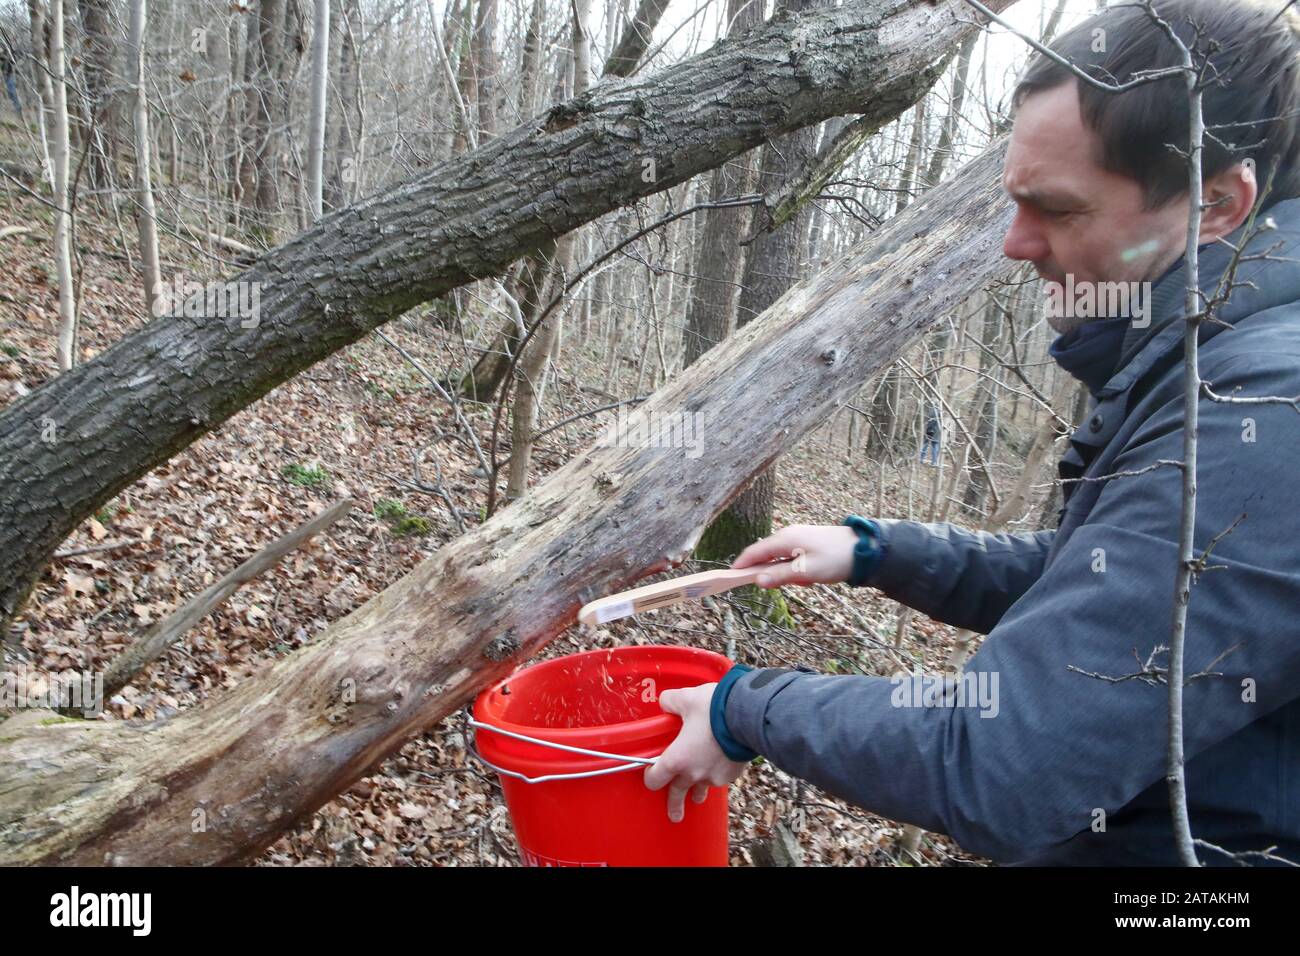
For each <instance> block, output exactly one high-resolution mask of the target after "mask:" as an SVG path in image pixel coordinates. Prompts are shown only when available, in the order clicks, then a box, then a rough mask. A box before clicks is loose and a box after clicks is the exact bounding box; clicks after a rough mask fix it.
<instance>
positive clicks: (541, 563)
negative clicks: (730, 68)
mask: <svg viewBox="0 0 1300 956" xmlns="http://www.w3.org/2000/svg"><path fill="white" fill-rule="evenodd" d="M1004 154H1005V143H1000V144H999V145H998V146H997V147H996V148H994V149H992V150H990V151H989V152H988V153H987V154H986V155H984V156H983V157H981V158H980V159H978V160H977V161H975V162H974V163H972V164H971V165H970V166H969V167H967V169H965V170H964V171H963V172H962V173H960V174H959V175H957V176H956V177H954V179H953V181H952V182H951V184H950V185H949V186H948V188H946V189H945V190H943V191H942V195H941V196H940V195H937V193H931V194H929V195H928V196H926V197H924V198H923V199H921V200H920V201H918V202H917V203H915V204H914V205H913V206H912V207H910V208H909V209H908V211H907V212H906V213H905V214H903V215H901V216H899V217H897V218H896V219H895V220H893V221H891V222H890V223H888V224H887V225H885V226H884V227H882V228H881V229H880V230H878V231H877V232H876V233H874V234H873V235H872V236H870V237H869V238H868V239H867V240H866V241H865V242H864V243H863V244H862V245H861V246H859V247H857V248H855V249H854V250H853V251H852V252H851V253H850V255H849V256H848V257H846V258H845V259H843V260H841V261H839V262H837V263H835V264H833V265H831V266H830V267H828V268H827V269H826V270H825V271H824V272H823V273H822V274H821V275H819V276H817V277H815V278H813V279H811V280H809V281H808V282H805V283H803V284H801V285H799V286H796V287H795V288H793V289H791V290H790V291H789V292H787V293H786V294H785V295H783V296H782V297H781V298H780V300H778V301H777V302H776V303H775V304H774V305H773V306H772V308H771V309H769V310H768V311H767V312H766V313H765V314H764V315H763V316H762V317H760V318H759V319H757V320H755V321H754V322H753V323H751V325H750V327H749V328H748V329H747V330H746V333H745V334H744V335H741V336H733V337H732V338H731V339H729V340H728V341H726V342H723V343H721V344H719V345H718V346H716V347H715V348H714V349H712V350H710V352H709V354H708V355H706V356H704V358H703V359H701V360H700V361H699V362H697V363H696V365H695V366H694V367H693V368H691V369H688V370H686V371H685V372H683V373H682V375H681V376H679V377H678V378H677V379H676V380H674V381H673V382H671V383H669V384H668V385H666V386H665V387H664V388H663V389H661V390H660V391H659V392H658V393H657V394H656V395H654V396H653V397H652V398H651V399H650V400H649V401H648V403H647V405H648V410H649V411H650V412H651V413H652V414H655V415H663V414H678V413H692V412H696V411H700V412H703V413H705V414H706V425H708V426H710V427H712V428H714V429H715V432H714V433H715V434H716V435H717V436H718V440H716V441H709V442H706V443H704V445H703V448H702V449H701V454H700V455H699V456H698V457H695V458H690V457H687V456H685V455H683V454H682V450H681V449H673V448H656V447H640V448H626V447H593V448H591V449H589V450H588V451H587V452H586V453H585V454H583V455H580V456H578V457H575V458H574V459H573V460H571V461H570V462H569V463H568V464H566V465H564V466H563V467H562V468H560V469H559V470H558V471H556V472H555V473H553V474H552V475H551V476H550V477H549V478H547V480H546V481H544V482H543V483H541V484H540V485H539V486H537V487H536V488H535V489H534V490H533V491H532V493H531V494H529V495H528V496H527V497H525V498H523V499H521V500H520V501H518V502H516V503H515V504H513V505H512V506H510V507H509V508H506V509H505V510H503V511H501V512H500V513H498V514H497V515H496V516H494V517H493V518H492V519H490V520H489V521H487V522H486V523H484V524H483V525H481V526H479V527H478V528H476V529H475V530H473V531H471V532H469V533H468V534H466V535H464V536H462V537H460V538H458V539H457V540H455V541H453V542H451V543H450V544H447V545H445V546H444V547H443V548H442V549H441V550H439V551H438V552H437V553H436V554H435V555H433V556H432V557H431V558H429V559H427V560H426V561H425V562H424V563H423V564H421V565H420V566H419V567H417V568H416V569H415V571H413V572H412V573H411V574H410V575H408V576H407V577H406V578H404V579H402V580H401V581H399V582H397V583H396V584H394V585H392V586H391V587H389V588H388V589H387V590H385V591H384V592H383V593H382V594H380V595H378V596H377V597H376V598H374V599H373V600H371V601H370V602H369V603H367V604H366V605H364V606H363V607H361V608H359V609H357V610H356V611H354V612H353V613H352V614H350V615H348V616H347V617H346V618H344V619H343V620H341V621H339V622H337V623H335V624H334V625H333V626H332V627H330V628H328V629H327V630H326V631H325V632H324V633H322V634H320V635H319V636H318V637H317V638H316V639H315V640H313V641H312V643H311V644H309V645H307V646H305V647H303V648H300V649H299V650H296V651H294V652H293V653H291V654H290V655H288V656H287V657H285V658H282V659H280V660H278V661H276V662H274V663H273V664H270V665H269V666H267V667H266V668H265V669H264V670H262V671H261V672H259V673H258V674H256V675H255V676H253V677H251V678H249V679H248V680H247V681H245V682H244V683H243V684H241V686H239V687H238V688H236V689H235V690H233V691H232V692H230V693H228V694H225V695H222V696H220V697H218V698H217V699H215V700H213V701H212V702H211V703H210V704H209V705H208V706H206V707H204V708H202V709H197V708H196V709H194V710H189V711H186V712H184V713H182V714H179V715H177V716H175V717H172V718H170V719H167V720H164V721H155V722H151V723H149V724H147V725H130V724H127V723H125V722H103V721H49V720H43V719H40V718H39V717H37V716H36V715H35V714H33V715H24V716H20V717H17V718H11V719H10V720H9V721H7V722H5V723H4V724H2V725H0V766H3V767H5V771H6V773H5V782H4V785H3V786H2V787H0V863H4V864H19V863H27V864H55V863H61V864H96V865H100V864H122V865H136V864H216V863H234V862H239V861H243V860H247V859H249V858H250V857H252V856H254V855H256V854H257V853H258V852H260V851H261V850H262V849H263V848H265V847H266V846H267V845H269V844H270V842H272V841H273V840H274V839H275V838H276V836H277V835H278V834H280V833H281V832H283V831H284V830H285V829H286V828H288V827H289V826H291V825H292V824H293V823H294V822H295V821H297V820H299V819H301V818H302V817H303V816H304V815H305V814H307V813H310V812H311V811H312V810H314V809H315V808H316V807H318V806H320V805H321V804H322V803H323V802H325V801H326V800H328V799H329V798H330V797H331V796H333V795H334V794H336V793H338V792H339V791H340V790H342V789H344V788H346V787H347V786H349V785H350V784H351V783H352V782H353V781H355V780H356V779H358V778H359V777H361V776H362V775H363V774H365V773H366V771H367V770H368V768H370V767H372V766H373V765H374V764H375V763H376V762H378V761H380V760H382V759H383V758H384V757H386V756H387V755H389V754H391V753H393V752H394V751H395V750H396V749H397V748H398V747H400V746H401V744H402V743H403V741H405V740H406V739H407V738H408V737H410V736H411V735H412V734H414V733H418V732H420V731H422V730H423V729H425V728H427V727H428V726H429V725H430V724H432V723H434V722H435V721H438V720H440V719H442V718H443V717H445V716H446V715H448V714H449V713H452V712H453V711H454V710H455V709H457V708H459V707H461V706H463V705H464V704H465V703H466V702H467V701H469V700H470V699H471V697H472V695H474V694H475V693H476V692H477V691H479V690H480V689H482V688H483V687H485V686H487V685H488V684H489V682H491V681H494V680H496V679H499V678H500V677H503V676H505V675H506V674H508V673H509V672H510V671H511V670H512V669H513V668H515V667H516V666H518V665H519V664H520V663H522V662H523V661H525V660H527V659H528V658H529V657H531V656H532V655H533V654H535V653H536V652H537V651H538V650H539V649H541V648H542V647H543V646H544V645H545V644H546V643H547V642H548V641H550V640H551V639H552V638H553V637H554V636H555V635H556V634H558V633H559V632H560V631H561V630H562V629H564V628H565V627H567V626H568V625H570V624H571V623H573V621H574V620H575V618H576V615H577V611H578V608H579V607H580V606H581V605H582V604H583V603H584V602H586V601H589V600H591V599H593V598H595V597H597V596H598V595H600V594H605V593H609V592H610V591H611V590H617V589H619V588H621V587H625V586H627V585H629V584H631V583H632V582H633V581H635V580H636V579H638V578H640V577H643V576H644V575H646V574H649V573H652V572H655V571H659V570H663V569H666V568H668V567H670V566H673V565H675V564H676V563H678V562H680V561H681V560H683V559H684V558H685V557H686V556H687V555H688V554H689V553H690V551H691V548H692V547H693V545H694V543H695V538H696V535H697V533H698V531H697V529H699V528H700V527H702V526H703V525H704V524H705V523H706V522H707V521H708V520H709V518H710V517H711V516H713V515H715V514H717V513H718V512H719V511H720V510H721V509H722V508H723V507H724V506H725V505H726V504H727V502H728V500H729V499H730V498H731V497H733V496H734V495H735V494H736V493H737V492H738V491H739V490H740V489H741V488H742V487H743V486H744V485H745V484H747V483H748V481H749V480H750V479H751V478H752V477H753V476H754V475H755V474H757V473H759V472H761V471H762V470H763V469H764V468H766V467H767V465H768V464H769V463H770V462H771V461H772V460H773V459H774V458H775V457H776V456H777V455H779V454H780V453H781V452H782V450H783V449H785V448H787V447H789V446H791V445H793V444H794V443H796V442H798V441H799V440H800V439H801V438H802V437H803V436H804V435H805V434H806V433H807V432H808V431H809V430H810V429H811V428H813V427H814V426H815V425H816V424H817V423H818V422H820V421H821V420H822V419H824V418H825V417H826V415H828V414H829V413H830V412H831V411H832V410H834V409H835V408H836V407H837V406H838V405H839V404H841V403H842V402H844V401H845V400H847V399H849V398H850V397H851V396H852V395H853V394H854V393H855V392H856V391H857V389H858V388H860V387H861V384H862V382H863V380H864V379H866V378H867V377H869V376H870V375H871V374H873V373H874V372H876V371H878V370H879V369H880V368H881V367H882V366H883V365H885V364H886V363H888V362H890V361H893V360H894V359H895V358H896V357H897V356H898V355H900V354H901V351H902V349H903V348H904V347H905V346H906V345H907V344H908V343H909V342H910V341H911V340H913V339H914V338H915V337H916V336H918V335H920V334H921V333H922V331H923V330H924V329H925V328H926V327H927V326H928V325H930V324H932V323H933V322H934V321H935V320H936V319H938V318H939V317H940V316H942V315H946V314H949V313H951V312H952V311H953V310H955V309H956V308H958V307H959V306H960V304H961V303H962V302H963V301H964V300H966V299H967V298H968V297H970V296H972V295H976V294H978V292H979V290H980V289H981V288H982V287H984V286H985V285H986V284H987V283H988V282H989V281H991V280H994V279H996V278H1000V277H1002V276H1005V275H1008V274H1009V273H1010V268H1009V265H1010V264H1009V263H1007V262H1006V261H1005V260H1003V259H1002V258H1001V256H1000V255H999V248H1000V244H1001V237H1002V235H1003V232H1004V230H1005V229H1006V227H1007V225H1008V223H1009V221H1010V214H1011V208H1010V203H1009V200H1008V199H1007V198H1006V197H1005V195H1004V193H1003V190H1002V188H1001V168H1002V160H1003V156H1004ZM755 395H762V396H763V397H764V400H763V401H754V399H753V396H755ZM200 824H201V825H200Z"/></svg>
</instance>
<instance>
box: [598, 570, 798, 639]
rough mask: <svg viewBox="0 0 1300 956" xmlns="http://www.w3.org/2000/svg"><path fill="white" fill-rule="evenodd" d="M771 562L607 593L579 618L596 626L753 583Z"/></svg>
mask: <svg viewBox="0 0 1300 956" xmlns="http://www.w3.org/2000/svg"><path fill="white" fill-rule="evenodd" d="M772 563H776V564H781V563H784V562H779V561H778V562H772ZM772 563H769V564H756V565H754V566H753V567H750V568H721V569H719V570H717V571H701V572H699V573H698V574H687V575H685V576H684V577H680V578H673V579H672V580H671V581H660V582H658V583H657V584H647V585H645V586H643V587H639V588H633V589H632V590H630V591H620V592H619V593H618V594H611V595H609V596H608V597H603V598H598V599H596V600H595V601H592V602H591V603H590V604H584V605H583V606H582V610H580V611H578V620H579V621H581V622H582V623H583V624H586V625H587V626H589V627H594V626H595V625H597V624H604V623H605V622H606V621H616V620H618V619H619V618H621V617H627V616H629V615H631V614H640V613H641V612H642V611H651V610H654V609H655V608H660V607H668V606H669V605H670V604H677V603H679V602H680V601H691V600H696V599H698V598H702V597H708V596H709V595H710V594H718V593H720V592H722V591H730V590H731V589H732V588H735V587H740V585H742V584H753V583H754V582H755V581H756V580H758V576H759V575H760V574H763V573H764V572H767V571H771V570H772Z"/></svg>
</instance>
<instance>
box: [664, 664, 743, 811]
mask: <svg viewBox="0 0 1300 956" xmlns="http://www.w3.org/2000/svg"><path fill="white" fill-rule="evenodd" d="M717 686H718V685H717V684H716V683H713V684H701V685H700V686H699V687H684V688H682V689H680V690H666V691H664V692H663V693H662V694H660V695H659V706H660V707H662V708H663V709H664V710H665V711H667V712H668V713H670V714H677V716H679V717H681V719H682V729H681V732H680V733H678V735H677V739H676V740H674V741H673V742H672V743H671V744H670V745H669V747H668V749H667V750H665V751H664V753H663V756H662V757H660V758H659V759H658V760H657V761H656V762H655V763H654V764H653V765H651V766H650V767H648V768H647V769H646V772H645V785H646V786H647V787H649V788H650V789H651V790H662V789H663V788H664V787H665V786H667V787H668V819H670V820H672V821H673V823H680V822H681V820H682V816H683V815H684V814H685V812H686V793H687V791H690V794H691V799H692V800H694V801H695V802H696V803H703V802H704V801H705V800H707V799H708V796H709V787H711V786H712V787H725V786H727V785H728V784H730V783H732V782H734V781H735V780H736V779H738V778H739V777H740V775H741V774H742V773H744V772H745V767H746V766H748V764H744V763H737V762H736V761H734V760H731V759H729V758H728V757H727V755H726V754H725V753H723V752H722V748H721V747H719V746H718V741H717V740H716V739H715V738H714V736H713V727H712V724H711V723H710V721H709V705H710V703H711V702H712V701H713V690H714V688H715V687H717Z"/></svg>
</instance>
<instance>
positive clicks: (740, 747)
mask: <svg viewBox="0 0 1300 956" xmlns="http://www.w3.org/2000/svg"><path fill="white" fill-rule="evenodd" d="M753 669H754V668H752V667H747V666H746V665H744V664H736V665H735V666H734V667H732V668H731V670H729V671H727V673H726V674H724V675H723V676H722V680H720V681H718V686H717V687H715V688H714V689H713V699H712V700H711V701H710V702H709V726H710V727H712V728H713V739H714V740H716V741H717V742H718V746H719V747H721V748H722V752H723V753H724V754H726V755H727V759H728V760H734V761H736V762H737V763H748V762H749V761H751V760H753V759H754V758H755V757H757V756H758V753H757V752H756V751H753V750H750V749H749V748H748V747H746V746H745V745H744V744H742V743H741V742H740V741H738V740H737V739H736V738H735V737H733V736H731V733H730V732H729V731H728V730H727V697H728V696H729V695H730V694H731V688H732V687H733V686H734V685H735V683H736V681H738V680H740V679H741V678H742V677H744V676H745V675H746V674H748V673H749V672H750V671H752V670H753Z"/></svg>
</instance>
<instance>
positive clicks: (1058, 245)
mask: <svg viewBox="0 0 1300 956" xmlns="http://www.w3.org/2000/svg"><path fill="white" fill-rule="evenodd" d="M1100 155H1101V142H1100V140H1099V138H1098V136H1097V134H1096V133H1094V132H1093V131H1092V130H1091V129H1089V128H1088V127H1087V126H1086V125H1085V124H1084V121H1083V115H1082V114H1081V113H1080V110H1079V97H1078V93H1077V91H1076V88H1075V84H1074V83H1073V82H1067V83H1063V84H1061V85H1060V86H1056V87H1053V88H1052V89H1049V90H1043V91H1041V92H1038V93H1034V94H1031V95H1030V96H1028V97H1027V98H1026V99H1025V100H1024V101H1023V102H1022V103H1021V104H1020V107H1019V108H1018V109H1017V111H1016V122H1015V126H1014V128H1013V130H1012V133H1011V144H1010V147H1009V149H1008V152H1007V158H1006V164H1005V166H1004V168H1003V173H1002V181H1003V185H1004V186H1005V187H1006V190H1007V193H1008V194H1009V195H1010V196H1011V198H1012V199H1013V200H1015V203H1016V216H1015V219H1014V220H1013V221H1012V223H1011V228H1010V229H1008V230H1007V235H1006V238H1005V239H1004V240H1003V242H1002V251H1003V252H1004V253H1005V254H1006V256H1007V257H1008V258H1010V259H1018V260H1022V261H1026V262H1031V263H1033V265H1034V268H1035V269H1037V270H1038V274H1039V275H1040V276H1042V277H1043V278H1044V279H1046V280H1048V281H1051V282H1058V283H1061V284H1064V283H1065V277H1066V275H1067V274H1071V275H1072V276H1073V278H1074V284H1075V286H1076V287H1079V286H1080V285H1081V284H1082V283H1088V282H1142V281H1145V280H1154V279H1157V278H1159V277H1160V275H1161V274H1162V273H1163V272H1164V271H1165V270H1166V269H1168V268H1169V266H1170V265H1172V264H1173V263H1174V261H1175V260H1176V259H1177V258H1178V257H1179V256H1180V255H1181V254H1182V251H1183V247H1184V244H1185V241H1186V230H1187V214H1188V204H1187V199H1186V197H1185V196H1184V197H1182V198H1181V199H1176V200H1174V201H1172V202H1170V203H1169V204H1168V205H1166V206H1164V207H1162V208H1160V209H1152V210H1148V209H1145V208H1144V207H1143V195H1142V187H1141V186H1140V185H1139V184H1138V183H1137V182H1136V181H1135V180H1132V179H1129V178H1128V177H1126V176H1121V175H1119V174H1118V173H1113V172H1110V171H1109V170H1106V169H1103V168H1102V167H1101V165H1099V163H1098V157H1099V156H1100ZM1048 321H1049V323H1050V324H1051V326H1052V328H1054V329H1056V331H1057V332H1066V331H1069V330H1070V329H1071V328H1074V327H1075V326H1078V325H1081V324H1082V323H1084V322H1087V321H1088V319H1087V318H1077V317H1073V316H1065V317H1056V316H1051V315H1049V317H1048Z"/></svg>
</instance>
